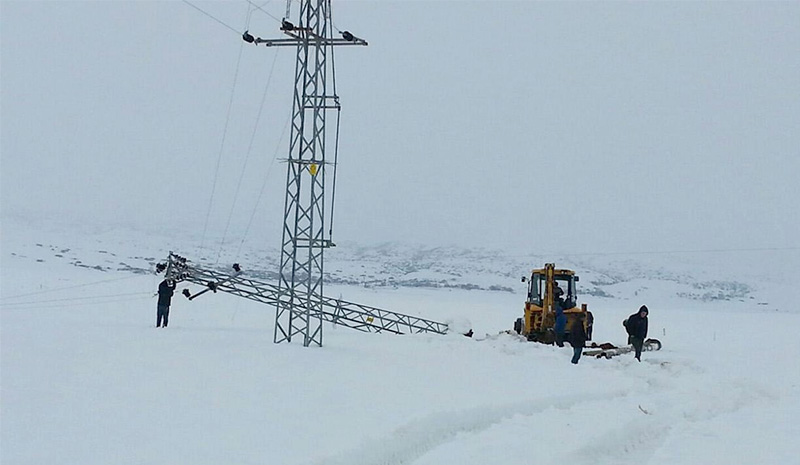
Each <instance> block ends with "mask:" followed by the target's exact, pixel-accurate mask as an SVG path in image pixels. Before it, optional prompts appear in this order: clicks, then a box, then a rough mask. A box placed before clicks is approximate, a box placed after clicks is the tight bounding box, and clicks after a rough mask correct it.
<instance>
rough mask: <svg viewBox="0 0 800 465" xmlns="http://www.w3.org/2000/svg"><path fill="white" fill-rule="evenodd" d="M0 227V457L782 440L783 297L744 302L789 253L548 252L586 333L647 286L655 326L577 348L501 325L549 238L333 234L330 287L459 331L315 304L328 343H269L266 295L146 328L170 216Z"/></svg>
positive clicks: (666, 459) (760, 456)
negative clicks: (414, 326) (736, 265)
mask: <svg viewBox="0 0 800 465" xmlns="http://www.w3.org/2000/svg"><path fill="white" fill-rule="evenodd" d="M2 233H3V236H2V237H3V239H2V257H1V258H2V276H0V278H2V280H1V281H2V287H1V288H0V291H1V293H2V296H1V297H2V299H1V300H0V303H2V306H0V310H2V313H0V316H1V317H2V325H1V326H0V330H1V333H0V336H2V337H1V338H0V341H2V346H1V347H2V359H0V360H1V362H2V386H1V388H2V396H0V402H2V403H1V404H0V406H1V407H2V419H3V421H2V426H1V428H2V437H1V439H2V456H1V458H2V460H1V461H2V463H4V464H6V463H7V464H20V465H24V464H41V463H64V464H73V463H74V464H82V465H85V464H108V463H115V464H142V463H147V464H187V465H188V464H192V465H196V464H219V463H236V464H249V463H276V464H277V463H279V464H285V465H294V464H298V465H299V464H315V465H332V464H347V465H360V464H415V465H432V464H453V463H458V464H487V463H502V464H508V465H513V464H529V463H533V462H535V463H555V462H560V461H563V460H566V461H568V462H570V463H575V464H591V465H597V464H626V463H630V464H634V463H635V464H637V465H638V464H661V463H669V464H675V465H682V464H698V463H703V464H725V465H730V464H752V463H760V464H784V463H793V462H794V461H795V459H796V457H797V456H798V453H800V446H798V443H797V441H795V439H796V437H797V436H798V433H800V427H798V423H797V422H796V421H795V419H796V417H797V415H798V414H800V375H798V371H797V370H796V369H795V368H794V367H796V366H797V357H798V355H800V342H799V341H800V338H797V337H796V334H795V332H796V331H795V329H796V328H797V327H800V312H798V311H797V309H796V307H792V306H790V305H789V306H785V307H783V306H777V305H778V304H776V303H774V302H769V303H768V305H759V304H760V303H762V302H764V301H763V300H762V298H763V297H765V296H767V295H768V292H770V291H772V287H774V286H786V284H785V282H789V283H791V282H794V281H792V280H794V279H796V278H797V276H796V275H795V276H788V275H784V276H783V277H782V278H781V280H782V281H783V282H776V283H771V282H770V281H766V282H765V281H764V280H761V279H759V280H758V283H755V282H753V281H751V280H746V279H741V280H736V279H731V278H730V276H729V275H730V274H734V275H736V274H737V272H736V270H735V269H731V268H726V269H718V273H717V274H716V275H715V274H714V273H713V267H712V266H710V264H709V263H708V260H707V259H704V258H702V257H701V258H697V257H692V259H693V260H697V261H700V262H703V261H704V262H705V263H706V266H705V267H698V266H696V265H695V264H692V263H690V262H691V260H686V259H685V258H684V257H681V260H678V261H679V262H680V263H677V264H676V263H674V262H672V261H670V260H668V259H666V258H664V257H649V256H648V257H645V258H647V261H644V260H631V259H630V258H629V257H626V258H625V259H624V260H622V259H620V258H619V257H612V258H613V259H609V257H602V256H600V257H573V258H571V259H570V258H568V257H565V258H564V260H563V263H565V264H566V266H571V267H573V268H575V269H577V270H578V271H579V272H580V273H581V276H582V280H581V284H582V285H583V286H584V288H589V289H590V290H591V293H589V294H584V296H583V297H584V298H585V299H584V300H585V301H587V302H588V303H589V305H590V307H591V308H594V309H595V315H596V324H595V335H596V339H598V340H600V341H611V342H615V343H623V342H624V334H623V333H622V328H621V326H620V324H619V322H620V321H621V320H622V318H624V317H625V316H627V315H628V314H629V313H631V312H632V311H633V310H634V309H635V308H636V307H638V305H640V304H641V303H647V304H648V306H649V307H650V308H651V309H652V313H651V317H650V318H651V334H652V335H653V336H655V337H658V338H659V339H661V340H662V341H663V342H664V349H663V350H661V351H659V352H647V353H645V355H644V357H643V361H642V363H637V362H636V361H635V360H633V359H632V358H631V357H630V356H621V357H618V358H614V359H612V360H598V359H594V358H590V357H584V358H583V359H582V360H581V362H580V363H579V364H578V365H577V366H573V365H571V364H570V363H569V359H570V356H571V350H570V349H569V348H565V349H558V348H555V347H551V346H542V345H538V344H532V343H527V342H523V341H521V340H519V339H518V338H517V337H514V336H512V335H509V334H501V333H500V332H501V331H504V330H506V329H508V328H509V327H510V325H511V323H512V322H513V320H514V318H516V317H518V316H519V314H520V312H521V302H522V295H523V292H524V291H523V287H522V285H521V283H519V276H521V275H522V274H524V273H526V272H527V270H528V269H529V268H531V267H532V265H533V264H539V263H541V262H543V260H545V259H549V257H537V256H535V255H530V256H525V257H514V258H508V257H507V256H498V255H497V254H496V253H494V252H482V251H467V250H458V249H451V248H436V249H424V248H422V249H420V248H417V247H409V246H388V245H385V246H381V247H371V248H346V247H345V246H341V247H340V248H337V249H334V250H335V251H336V252H333V253H331V254H330V255H331V259H330V260H329V261H328V262H327V263H326V264H327V267H328V269H329V270H331V276H332V278H333V277H336V278H335V279H338V280H339V282H341V283H344V284H338V283H332V284H330V285H328V286H327V288H326V293H330V294H338V295H344V296H345V298H347V299H348V300H351V301H355V302H361V303H365V304H370V305H377V306H381V307H385V308H389V309H393V310H397V311H403V312H405V313H411V314H417V315H420V316H424V317H429V318H432V319H436V320H440V321H445V320H447V321H463V320H466V321H469V322H470V324H471V326H472V327H473V328H475V330H476V337H475V338H473V339H469V338H465V337H462V336H459V335H448V336H432V335H416V336H392V335H386V334H368V333H360V332H357V331H353V330H350V329H347V328H342V327H335V326H330V325H326V326H325V345H324V346H323V347H322V348H303V347H302V345H300V344H296V343H293V344H282V345H275V344H273V343H272V334H273V323H274V310H273V309H272V308H270V307H266V306H263V305H259V304H257V303H253V302H250V301H245V300H242V299H239V298H236V297H234V296H230V295H225V294H216V295H213V294H211V295H208V296H204V297H203V298H200V299H196V300H195V301H192V302H189V301H187V300H185V299H182V298H178V297H180V296H176V299H175V300H174V301H173V306H172V312H171V316H170V326H169V328H167V329H156V328H154V320H155V299H154V297H153V293H154V291H155V288H156V286H157V284H158V281H159V278H158V276H156V275H155V274H153V273H152V272H151V270H152V265H153V264H154V263H156V262H158V261H160V260H162V259H163V257H165V256H166V253H167V252H168V250H169V249H170V248H171V247H175V244H176V243H177V242H180V240H176V239H175V238H174V237H173V238H172V239H170V238H169V237H170V236H169V235H165V236H164V237H158V236H153V235H143V234H140V233H137V232H136V231H134V230H121V229H117V230H103V229H99V230H97V229H95V230H92V229H90V228H83V229H59V228H52V227H51V226H46V225H42V224H25V223H23V222H18V221H14V220H10V219H6V220H5V221H4V222H3V231H2ZM176 249H177V247H176ZM187 249H188V250H183V251H182V252H183V254H184V255H187V256H190V257H191V256H193V255H192V253H193V252H194V253H196V255H194V256H197V257H199V258H198V259H202V258H204V257H205V259H206V260H209V261H210V262H211V263H212V264H213V262H214V259H215V258H216V257H215V253H213V252H212V253H208V252H205V253H202V252H198V251H197V250H191V247H187ZM259 254H264V252H263V251H248V252H247V253H246V254H242V257H244V259H242V257H239V258H240V261H241V262H242V263H243V264H246V268H245V269H246V270H248V271H247V272H251V270H255V271H256V272H257V273H262V274H263V275H264V276H267V275H268V273H270V272H273V270H272V269H271V268H270V266H272V265H274V262H270V261H269V260H265V259H262V260H260V261H258V262H256V260H255V259H254V257H257V256H259ZM208 257H211V258H208ZM382 257H383V258H382ZM228 261H230V259H229V258H227V257H225V256H224V255H223V256H222V257H221V258H220V260H219V264H218V265H217V266H220V267H224V266H226V265H223V263H226V262H228ZM556 261H557V262H562V260H559V259H556ZM765 261H769V260H765ZM748 266H750V267H753V266H755V261H753V260H750V261H749V263H748ZM787 266H788V265H787ZM366 278H369V279H368V280H367V279H366ZM390 278H392V279H390ZM415 280H416V281H415ZM781 280H778V281H781ZM348 281H352V282H354V283H357V285H347V284H346V283H347V282H348ZM393 281H394V282H393ZM365 282H366V284H367V286H365V285H364V284H365ZM430 283H440V284H441V283H444V284H445V285H429V284H430ZM461 284H472V285H474V286H465V287H464V288H462V287H461V286H460V285H461ZM492 285H497V286H499V287H503V288H504V287H508V288H509V289H510V290H505V289H502V290H489V289H490V287H491V286H492ZM466 289H471V290H466ZM791 289H795V288H791ZM791 289H789V290H791ZM179 290H180V288H179ZM786 290H787V289H786V288H785V287H784V291H786ZM705 293H709V295H711V296H712V297H713V298H704V297H703V296H704V295H705ZM790 294H791V292H790ZM791 297H792V298H793V297H794V296H791ZM786 301H787V302H788V301H789V299H788V298H787V299H786ZM754 334H757V335H760V334H764V335H766V334H768V335H769V336H770V337H771V339H770V340H771V341H776V342H777V343H765V342H767V340H766V339H760V338H753V335H754Z"/></svg>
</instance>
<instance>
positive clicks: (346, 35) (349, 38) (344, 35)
mask: <svg viewBox="0 0 800 465" xmlns="http://www.w3.org/2000/svg"><path fill="white" fill-rule="evenodd" d="M342 38H343V39H344V40H346V41H348V42H352V41H354V40H355V37H354V36H353V34H350V31H344V32H342Z"/></svg>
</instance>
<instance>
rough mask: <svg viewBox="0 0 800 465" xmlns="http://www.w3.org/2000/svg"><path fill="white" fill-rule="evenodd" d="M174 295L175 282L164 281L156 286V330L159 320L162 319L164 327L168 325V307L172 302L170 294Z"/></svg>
mask: <svg viewBox="0 0 800 465" xmlns="http://www.w3.org/2000/svg"><path fill="white" fill-rule="evenodd" d="M174 293H175V281H173V280H171V279H165V280H163V281H161V284H159V285H158V312H157V314H156V328H159V327H161V319H162V318H163V319H164V327H165V328H166V327H167V323H169V305H170V303H171V302H172V294H174Z"/></svg>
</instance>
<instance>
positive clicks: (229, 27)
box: [183, 0, 241, 35]
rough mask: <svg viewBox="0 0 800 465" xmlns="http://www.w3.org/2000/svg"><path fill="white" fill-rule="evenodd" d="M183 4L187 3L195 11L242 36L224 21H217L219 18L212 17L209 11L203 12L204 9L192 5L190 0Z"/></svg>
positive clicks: (184, 1)
mask: <svg viewBox="0 0 800 465" xmlns="http://www.w3.org/2000/svg"><path fill="white" fill-rule="evenodd" d="M183 3H185V4H187V5H189V6H190V7H192V8H194V9H195V10H197V11H199V12H200V13H203V14H204V15H206V16H208V17H209V18H211V19H213V20H214V21H216V22H218V23H219V24H222V25H223V26H225V27H227V28H228V29H230V30H231V31H233V32H235V33H236V35H240V34H241V31H237V30H236V29H234V28H232V27H231V26H228V25H227V24H225V23H223V22H222V21H220V20H219V19H217V18H215V17H214V16H212V15H211V14H210V13H208V12H207V11H204V10H203V9H202V8H200V7H199V6H197V5H193V4H192V3H191V2H190V1H189V0H183Z"/></svg>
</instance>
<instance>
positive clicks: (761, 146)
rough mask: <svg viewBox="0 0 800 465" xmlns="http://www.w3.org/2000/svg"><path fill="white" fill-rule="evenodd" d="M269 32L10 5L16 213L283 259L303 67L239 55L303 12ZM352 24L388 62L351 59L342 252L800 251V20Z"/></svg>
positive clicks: (342, 169)
mask: <svg viewBox="0 0 800 465" xmlns="http://www.w3.org/2000/svg"><path fill="white" fill-rule="evenodd" d="M190 3H191V5H195V6H197V7H199V8H201V9H202V10H204V11H205V12H207V13H209V14H210V15H211V16H213V18H214V19H216V20H218V21H220V22H222V23H224V25H223V24H220V22H218V21H215V20H214V19H212V18H211V17H209V16H207V15H204V14H202V13H201V12H199V11H198V10H197V9H195V8H192V6H191V5H190ZM259 5H260V3H259ZM264 9H265V10H267V11H269V12H271V14H272V15H273V16H272V17H271V16H268V15H267V14H264V13H263V12H262V11H258V10H253V9H252V7H251V6H250V4H249V3H248V2H246V1H225V2H203V1H191V2H188V3H187V2H181V1H159V2H136V1H113V2H77V1H64V2H22V1H5V0H4V1H2V2H0V17H2V24H3V27H2V29H1V30H0V34H1V35H0V43H1V44H2V47H1V48H0V58H1V59H2V61H1V62H0V77H1V78H2V79H1V82H2V83H1V84H0V122H1V126H0V128H1V130H2V131H1V133H0V152H1V157H2V158H1V159H0V173H1V178H0V181H1V182H0V189H1V194H2V198H1V202H0V213H1V214H2V215H3V216H6V215H19V216H23V217H27V218H42V217H46V218H61V219H70V220H74V221H79V222H86V223H89V224H126V225H130V226H134V227H141V228H152V229H166V230H175V229H184V230H187V231H193V232H195V233H196V232H197V231H200V230H203V228H204V227H205V226H206V225H207V226H208V228H209V230H213V231H220V230H222V229H224V228H226V227H227V226H230V232H229V234H231V236H234V237H235V236H236V235H237V234H243V231H245V230H246V227H247V225H248V224H249V222H250V221H251V218H252V221H253V222H252V225H253V226H252V230H250V231H249V233H248V234H250V235H251V236H253V237H258V238H263V242H266V243H267V244H268V245H276V246H277V245H278V244H279V241H280V237H279V234H280V226H281V222H282V208H283V192H284V187H285V176H286V174H285V170H286V167H285V164H283V163H281V162H280V161H279V159H281V158H285V157H286V151H287V147H288V133H287V132H286V131H287V129H286V124H287V121H288V118H289V115H290V111H291V93H292V86H293V83H292V79H293V73H294V53H293V50H291V49H288V48H284V49H280V48H265V47H254V46H252V45H249V44H246V43H244V42H243V41H242V40H241V38H240V37H239V36H240V33H241V32H243V31H244V30H245V29H249V30H250V32H251V33H253V34H254V35H257V36H262V37H278V36H279V31H278V21H277V20H276V18H280V17H281V16H282V15H283V12H284V9H285V3H284V2H267V4H266V5H265V6H264ZM296 14H297V13H296V7H295V10H294V11H293V15H296ZM333 21H334V25H335V27H336V28H337V29H341V30H345V29H346V30H350V31H352V32H353V33H355V34H356V35H358V36H359V37H363V38H365V39H367V40H368V41H369V46H368V47H352V48H341V49H337V51H336V55H335V57H336V65H337V72H336V77H337V90H338V94H339V96H340V97H341V102H342V106H343V111H342V123H341V146H340V154H339V162H340V163H339V167H338V179H337V186H336V189H337V197H336V205H335V207H336V212H335V219H334V239H335V240H341V241H354V242H364V243H374V242H385V241H400V242H416V243H426V244H443V245H445V244H456V245H464V246H481V247H488V248H493V247H500V248H512V247H517V248H522V249H524V250H526V251H527V252H533V251H536V250H550V251H571V252H575V251H581V252H612V251H613V252H642V251H665V250H666V251H668V250H704V249H734V250H735V249H754V248H755V249H758V248H778V249H781V248H786V249H793V250H797V248H798V246H800V244H798V239H797V237H798V231H800V208H798V207H797V203H798V200H800V188H798V182H797V180H798V178H799V177H800V176H798V175H800V26H798V24H800V3H799V2H731V3H727V2H708V3H706V2H675V3H671V2H659V3H638V2H609V3H601V2H568V3H562V2H522V1H520V2H505V1H492V2H489V1H479V2H467V1H459V2H436V1H428V2H399V1H387V2H363V1H342V2H333ZM225 25H228V26H232V27H233V28H234V29H235V30H230V29H228V28H227V27H225ZM240 30H241V31H240ZM237 31H238V32H237ZM234 76H236V84H235V86H234ZM262 101H263V105H262ZM229 103H231V108H230V117H228V106H229ZM259 113H260V114H261V116H260V118H259V117H258V115H259ZM256 120H258V125H257V126H256V125H255V123H256ZM218 163H219V166H220V169H219V171H218V173H217V170H216V167H217V164H218ZM215 173H217V174H215ZM212 189H213V190H214V197H213V202H211V203H210V198H211V194H212ZM262 189H263V193H262ZM234 198H236V199H237V202H236V204H235V206H233V200H234ZM259 199H260V202H258V203H257V201H258V200H259ZM209 205H210V207H209ZM209 210H210V215H209V216H208V217H207V213H208V212H209ZM207 218H208V221H207V222H206V219H207ZM249 240H253V239H249ZM259 240H260V239H259Z"/></svg>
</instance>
